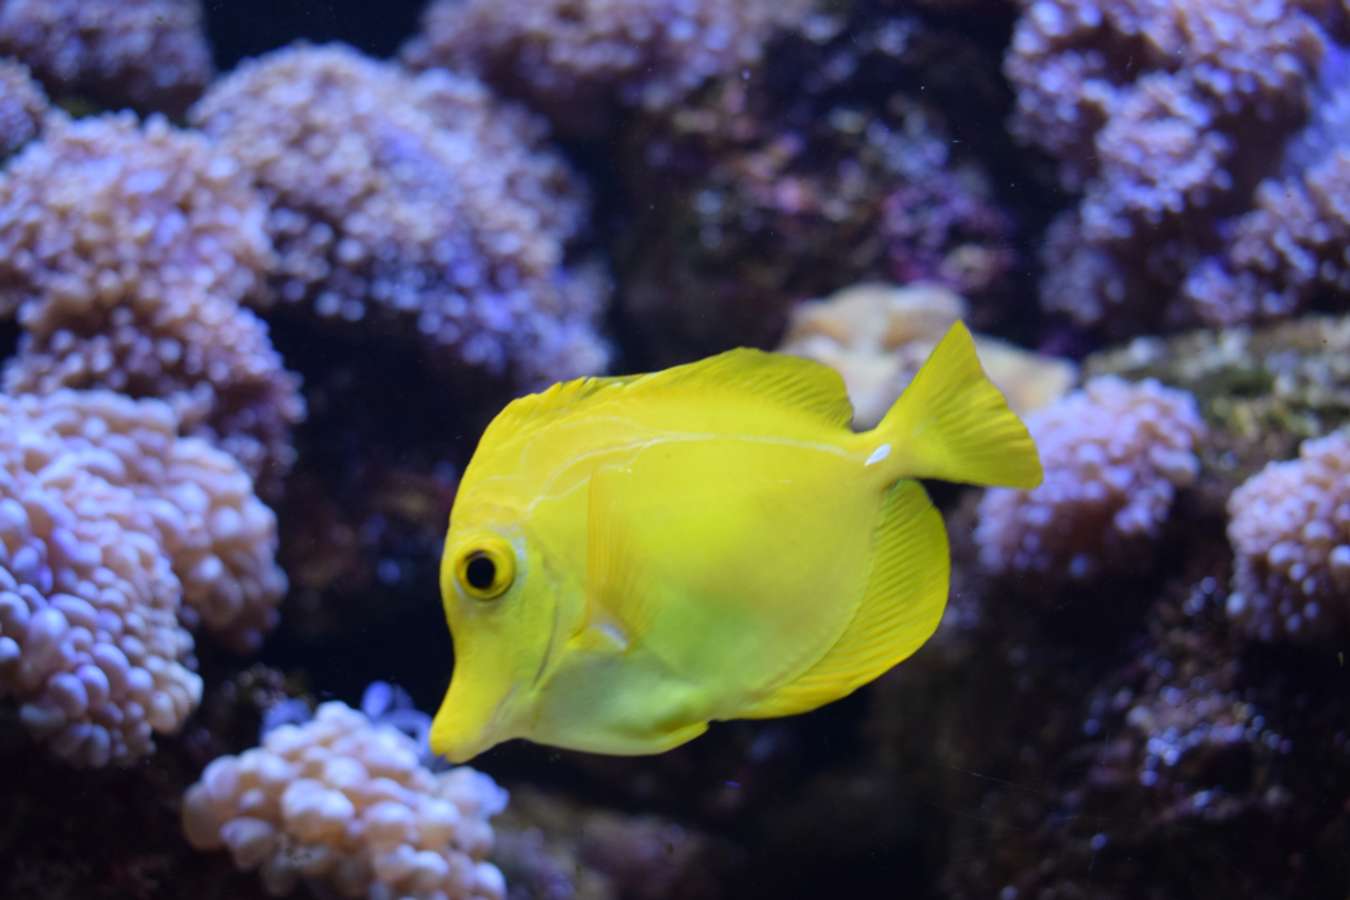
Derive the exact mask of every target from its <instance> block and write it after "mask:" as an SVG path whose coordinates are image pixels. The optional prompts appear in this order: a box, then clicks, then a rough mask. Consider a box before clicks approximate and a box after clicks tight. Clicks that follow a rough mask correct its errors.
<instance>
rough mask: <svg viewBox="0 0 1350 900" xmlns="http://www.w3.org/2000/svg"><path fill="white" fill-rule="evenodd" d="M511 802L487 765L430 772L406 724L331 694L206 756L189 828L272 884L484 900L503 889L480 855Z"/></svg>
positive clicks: (413, 898) (199, 841)
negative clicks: (254, 740) (242, 745)
mask: <svg viewBox="0 0 1350 900" xmlns="http://www.w3.org/2000/svg"><path fill="white" fill-rule="evenodd" d="M505 805H506V792H505V791H503V790H501V788H499V787H497V786H496V785H495V784H494V783H493V782H492V780H491V779H489V778H488V777H487V776H486V775H482V774H480V773H478V772H475V771H474V770H472V769H469V768H463V767H461V768H457V769H451V770H449V771H446V772H440V773H432V772H431V771H430V770H428V769H427V768H425V767H424V766H423V765H422V764H421V763H420V762H419V759H418V748H417V746H416V745H415V744H414V742H413V740H412V739H411V738H409V737H408V736H407V735H405V734H403V733H402V732H400V731H398V730H397V729H395V728H393V727H391V726H381V725H376V724H374V723H372V722H371V721H370V720H369V719H368V718H367V717H366V716H364V715H363V714H362V713H360V712H357V711H356V710H353V709H351V708H349V707H347V706H346V705H344V704H342V703H338V702H330V703H325V704H323V705H322V706H320V707H319V709H318V711H317V713H316V715H315V718H314V719H313V721H311V722H308V723H306V724H304V725H282V726H279V727H277V728H275V729H273V730H272V731H270V732H268V734H267V735H265V736H264V738H263V742H262V746H261V747H258V748H256V749H253V750H249V751H246V752H245V753H243V754H242V755H240V756H226V757H222V758H220V759H217V760H216V761H214V762H212V763H211V764H210V765H209V766H207V768H206V771H204V772H203V773H202V777H201V780H200V781H199V782H198V783H197V784H195V785H193V786H192V787H191V788H190V789H189V790H188V793H187V795H186V797H185V798H184V801H183V828H184V831H185V832H186V834H187V838H188V841H189V842H190V843H191V844H192V845H193V846H194V847H196V848H198V849H201V850H214V849H220V848H226V849H228V850H229V851H230V855H231V856H232V857H233V859H234V862H235V865H236V866H238V867H239V868H241V869H258V870H260V873H261V877H262V880H263V884H264V885H265V886H266V888H267V890H268V891H269V893H271V894H273V895H275V896H281V895H284V894H287V893H289V892H290V891H291V890H293V889H294V888H295V887H296V886H297V884H298V883H299V882H301V881H302V880H304V881H307V882H312V883H316V884H321V885H323V886H325V887H326V888H328V889H330V890H335V891H336V892H337V893H338V894H339V895H340V896H344V897H358V896H368V897H371V898H378V897H389V896H396V897H405V898H410V900H422V898H425V900H433V898H440V900H458V898H463V900H468V898H475V900H478V898H483V900H486V898H500V897H502V896H504V894H505V885H504V883H503V881H502V876H501V873H500V872H499V871H498V870H497V868H496V867H495V866H493V865H492V864H491V863H489V862H487V861H486V859H485V858H486V856H487V855H488V852H489V851H490V850H491V848H492V837H493V835H492V827H491V825H490V824H489V822H488V819H489V818H490V817H491V816H493V815H496V814H497V813H498V812H501V810H502V808H503V807H504V806H505Z"/></svg>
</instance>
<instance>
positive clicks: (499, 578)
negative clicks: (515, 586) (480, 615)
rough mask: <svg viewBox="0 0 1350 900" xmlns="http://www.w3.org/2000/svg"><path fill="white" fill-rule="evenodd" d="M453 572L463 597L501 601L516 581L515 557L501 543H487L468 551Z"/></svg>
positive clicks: (503, 543)
mask: <svg viewBox="0 0 1350 900" xmlns="http://www.w3.org/2000/svg"><path fill="white" fill-rule="evenodd" d="M455 569H456V574H457V575H458V577H459V583H460V586H461V587H462V588H463V589H464V593H466V594H468V595H469V596H470V597H473V598H474V599H476V600H492V599H493V598H495V597H500V596H501V595H502V594H504V593H506V590H507V588H509V587H510V586H511V582H512V581H514V580H515V577H516V563H515V557H514V556H513V555H512V553H511V548H510V547H509V546H508V545H507V544H506V543H505V542H504V541H486V542H484V543H483V544H481V545H480V546H477V547H473V548H470V549H469V550H468V551H467V552H465V553H464V555H463V556H461V557H460V559H459V565H458V566H456V567H455Z"/></svg>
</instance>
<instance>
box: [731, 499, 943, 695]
mask: <svg viewBox="0 0 1350 900" xmlns="http://www.w3.org/2000/svg"><path fill="white" fill-rule="evenodd" d="M950 567H951V563H950V559H949V557H948V550H947V530H946V528H945V527H944V525H943V523H942V516H941V514H940V513H939V512H938V511H937V509H936V508H935V507H934V506H933V504H932V503H931V502H930V501H929V499H928V495H927V494H926V493H925V492H924V489H923V487H922V486H921V485H920V484H919V483H918V482H916V481H901V482H899V483H897V484H896V485H895V487H893V488H892V489H891V491H890V493H889V494H888V495H887V496H886V499H885V501H884V503H883V505H882V509H881V515H880V516H879V517H878V520H877V526H876V528H875V530H874V533H873V536H872V556H871V569H870V572H869V574H868V578H867V586H866V588H865V589H864V593H863V598H862V601H861V602H860V603H859V605H858V609H857V611H856V612H855V613H854V616H853V619H852V620H851V621H850V622H849V624H848V625H846V626H845V628H844V630H843V632H842V633H841V634H840V636H839V639H838V640H837V641H835V643H834V644H833V646H831V647H830V649H829V650H827V651H825V654H824V655H823V656H822V657H821V658H820V659H819V660H817V661H816V662H815V663H814V664H813V665H811V666H810V667H809V668H807V669H806V670H805V671H804V672H802V673H801V674H800V675H798V676H797V677H796V678H794V679H793V680H791V681H789V682H788V683H787V684H784V685H782V686H780V687H778V688H776V689H774V690H773V691H772V692H771V693H769V694H768V695H767V696H765V697H763V699H761V700H759V701H758V702H756V703H754V704H753V705H752V706H750V707H749V708H748V709H742V710H739V711H738V712H737V717H739V718H747V719H767V718H772V717H775V716H788V715H794V714H796V713H802V712H807V711H809V710H812V709H815V708H817V707H819V706H823V705H825V704H826V703H829V702H831V701H833V700H837V699H839V698H840V697H843V696H846V695H848V694H850V693H852V692H853V691H854V690H856V689H858V688H859V687H861V686H862V685H864V684H866V683H867V682H869V681H872V680H873V679H874V678H877V677H878V676H880V675H881V674H883V673H884V672H886V671H887V670H888V669H890V668H891V667H892V666H894V665H895V664H896V663H899V662H900V661H901V660H903V659H905V658H906V657H908V656H910V655H911V654H912V653H914V651H916V650H918V649H919V647H920V646H922V645H923V643H924V642H925V641H927V640H928V638H929V637H931V636H932V634H933V632H934V631H936V630H937V626H938V622H939V621H940V620H941V619H942V611H943V609H945V608H946V605H947V589H948V582H949V576H950Z"/></svg>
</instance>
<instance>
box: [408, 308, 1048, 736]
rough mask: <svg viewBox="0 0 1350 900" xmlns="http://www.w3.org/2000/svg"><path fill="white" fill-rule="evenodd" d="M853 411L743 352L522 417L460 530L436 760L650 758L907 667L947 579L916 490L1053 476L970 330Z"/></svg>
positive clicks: (448, 606) (493, 435) (555, 393)
mask: <svg viewBox="0 0 1350 900" xmlns="http://www.w3.org/2000/svg"><path fill="white" fill-rule="evenodd" d="M852 415H853V410H852V407H851V406H850V404H849V400H848V395H847V394H846V393H845V390H844V383H843V380H842V379H841V378H840V377H839V375H838V374H837V373H836V372H835V371H834V370H833V369H830V368H828V367H827V366H824V365H821V364H819V363H816V362H812V361H810V360H806V359H801V358H797V357H792V356H783V355H777V354H771V353H763V352H760V351H757V350H746V349H739V350H732V351H729V352H727V353H723V354H720V355H718V356H714V357H711V358H708V359H705V360H702V361H700V362H695V363H691V364H689V365H683V366H677V367H675V368H672V369H667V370H665V371H661V372H654V373H651V374H646V375H628V376H619V377H613V378H582V379H579V380H576V381H569V382H565V383H562V384H556V385H554V386H553V387H551V388H549V389H548V390H546V391H543V392H542V393H538V394H532V395H530V396H527V397H522V398H520V399H518V400H515V401H513V402H512V403H511V404H510V405H508V406H507V407H506V408H505V409H504V410H503V411H502V412H501V413H500V414H499V415H498V416H497V418H496V419H494V420H493V422H492V423H491V424H490V425H489V426H488V428H487V430H486V431H485V432H484V434H483V437H482V440H481V441H480V443H479V445H478V449H477V450H476V451H475V453H474V456H473V460H472V461H471V462H470V464H469V467H468V469H467V470H466V471H465V473H464V478H463V480H462V482H461V484H460V487H459V493H458V496H457V497H456V499H455V504H454V509H453V511H452V513H451V515H450V531H449V534H448V535H447V537H446V541H445V555H444V557H443V559H442V563H441V592H442V595H443V598H444V604H445V614H446V619H447V620H448V622H449V626H450V631H451V634H452V636H453V640H454V646H455V669H454V673H453V678H452V679H451V683H450V688H449V690H448V691H447V693H446V696H445V700H444V702H443V703H442V705H441V708H440V711H439V712H438V713H437V714H436V718H435V721H434V723H433V725H432V729H431V746H432V749H433V750H434V751H435V752H436V753H438V754H440V755H442V756H446V757H448V758H449V759H451V760H452V761H454V762H462V761H464V760H467V759H469V758H471V757H473V756H474V755H476V754H478V753H481V752H482V751H484V750H486V749H488V748H489V747H492V746H494V745H495V744H498V743H500V742H502V741H505V740H509V739H511V738H518V737H519V738H527V739H529V740H531V741H535V742H537V743H542V744H551V745H554V746H558V747H566V748H571V749H576V750H586V751H592V752H599V753H611V754H625V755H628V754H644V753H659V752H662V751H664V750H668V749H670V748H672V747H675V746H678V745H679V744H683V743H685V742H686V741H689V740H692V739H693V738H695V737H697V736H698V735H700V734H702V733H703V732H704V731H705V730H706V729H707V727H708V723H709V722H711V721H715V720H723V719H755V718H768V717H771V716H786V715H791V714H793V713H800V712H806V711H807V710H811V709H815V708H816V707H818V706H822V705H824V704H826V703H829V702H831V701H833V700H837V699H839V698H840V697H843V696H845V695H846V694H849V693H851V692H852V691H854V690H855V689H857V688H858V687H860V686H862V685H864V684H866V683H867V682H869V681H871V680H872V679H874V678H876V677H877V676H879V675H881V674H882V673H883V672H885V671H886V670H887V669H889V668H891V667H892V666H894V665H895V664H896V663H898V662H900V661H901V660H903V659H905V658H906V657H908V656H909V655H910V654H912V653H913V652H914V651H915V650H917V649H918V648H919V646H920V645H921V644H923V642H924V641H926V640H927V639H928V637H929V636H930V635H931V634H932V633H933V631H934V630H935V629H936V628H937V624H938V620H939V619H940V618H941V617H942V610H943V607H944V606H945V605H946V602H947V582H948V572H949V566H950V562H949V559H948V555H947V534H946V530H945V529H944V528H943V524H942V517H941V515H939V513H938V511H937V510H936V509H935V508H934V507H933V505H932V503H931V502H929V500H928V496H927V495H926V494H925V492H924V489H923V487H922V486H921V485H920V484H919V483H918V482H917V481H915V480H914V479H916V478H938V479H942V480H946V481H959V482H970V483H974V484H999V485H1008V486H1012V487H1022V488H1029V487H1034V486H1035V485H1036V484H1038V483H1039V482H1040V480H1041V465H1040V460H1039V458H1038V456H1037V453H1036V447H1035V445H1034V444H1033V442H1032V440H1031V437H1030V435H1029V434H1028V433H1027V430H1026V428H1025V427H1024V426H1023V424H1022V422H1021V421H1020V420H1019V419H1018V418H1017V417H1016V416H1015V415H1014V414H1013V413H1012V412H1011V411H1010V410H1009V409H1008V407H1007V405H1006V403H1005V402H1004V399H1003V395H1002V394H1000V393H999V391H998V389H997V388H996V387H994V385H993V384H992V383H990V381H989V380H988V378H987V377H986V376H985V374H984V371H983V369H981V367H980V363H979V360H978V359H977V358H976V356H975V346H974V343H973V342H972V341H971V338H970V333H969V332H968V331H967V330H966V328H965V326H964V325H962V324H960V323H957V324H956V325H954V326H953V327H952V328H951V330H950V331H948V333H947V335H946V337H945V338H943V340H942V342H941V343H940V344H939V345H938V346H937V348H936V349H934V351H933V353H932V355H931V356H930V358H929V359H928V362H927V363H926V364H925V365H924V367H923V369H922V370H921V371H920V372H919V373H918V375H917V376H916V377H915V378H914V381H913V382H912V383H911V384H910V386H909V388H908V389H907V390H906V391H905V393H904V395H903V396H902V397H901V398H900V399H899V400H898V401H897V402H896V404H895V405H894V406H893V407H892V408H891V410H890V412H888V413H887V414H886V416H885V417H884V418H883V419H882V421H881V423H880V424H879V425H878V426H877V427H876V428H875V429H873V430H871V431H867V432H863V433H857V432H854V431H853V430H852V429H851V428H850V427H849V423H850V421H851V419H852Z"/></svg>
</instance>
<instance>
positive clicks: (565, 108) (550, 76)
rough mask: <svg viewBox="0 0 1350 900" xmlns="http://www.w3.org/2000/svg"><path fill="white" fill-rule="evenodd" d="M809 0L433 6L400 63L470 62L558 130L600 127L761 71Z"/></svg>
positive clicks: (529, 0)
mask: <svg viewBox="0 0 1350 900" xmlns="http://www.w3.org/2000/svg"><path fill="white" fill-rule="evenodd" d="M807 7H808V3H806V2H804V0H739V2H736V3H726V2H722V0H467V2H464V0H437V2H434V3H432V4H431V5H430V6H428V7H427V10H426V12H425V14H424V18H423V23H422V33H421V35H419V36H418V37H417V38H416V39H415V40H413V41H412V42H410V43H409V45H408V47H407V48H406V49H405V50H404V58H405V60H406V61H408V62H409V63H410V64H411V65H413V66H415V67H417V68H428V67H433V66H442V67H446V68H451V69H458V68H461V67H467V68H469V69H470V70H472V71H474V72H476V73H478V74H479V75H481V76H482V77H483V78H484V79H485V80H486V81H488V82H489V83H490V84H492V85H493V86H495V87H497V88H499V89H501V90H503V91H504V92H505V93H506V94H508V95H510V96H513V97H517V98H520V99H522V100H525V101H527V102H529V103H530V104H531V105H532V106H534V107H535V108H537V109H540V110H543V111H544V112H546V113H547V114H548V115H549V117H550V118H551V119H553V121H555V122H556V123H558V125H559V127H560V128H563V129H565V130H568V131H573V132H577V131H580V132H593V131H597V130H603V128H604V127H606V126H607V125H611V124H613V121H614V119H615V118H616V116H617V115H618V114H619V113H620V111H622V110H623V109H624V108H635V107H636V108H640V109H646V110H653V109H663V110H664V109H670V108H672V107H674V106H675V105H676V104H678V103H679V102H680V101H681V100H683V99H684V98H685V97H686V96H687V95H689V94H690V93H692V92H693V91H694V89H696V88H698V87H699V86H700V85H702V84H703V83H704V82H705V81H708V80H709V79H711V78H714V77H717V76H724V75H729V74H735V73H739V72H740V71H741V70H742V69H743V68H744V67H746V66H751V65H753V64H755V63H756V62H757V61H758V60H759V58H760V56H761V55H762V53H763V45H764V43H765V41H766V40H767V39H768V37H769V36H770V35H771V34H772V32H773V29H774V27H775V26H777V25H782V24H785V23H787V22H791V21H793V20H794V19H796V18H798V17H800V16H801V15H802V14H803V13H804V12H805V10H806V9H807Z"/></svg>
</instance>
